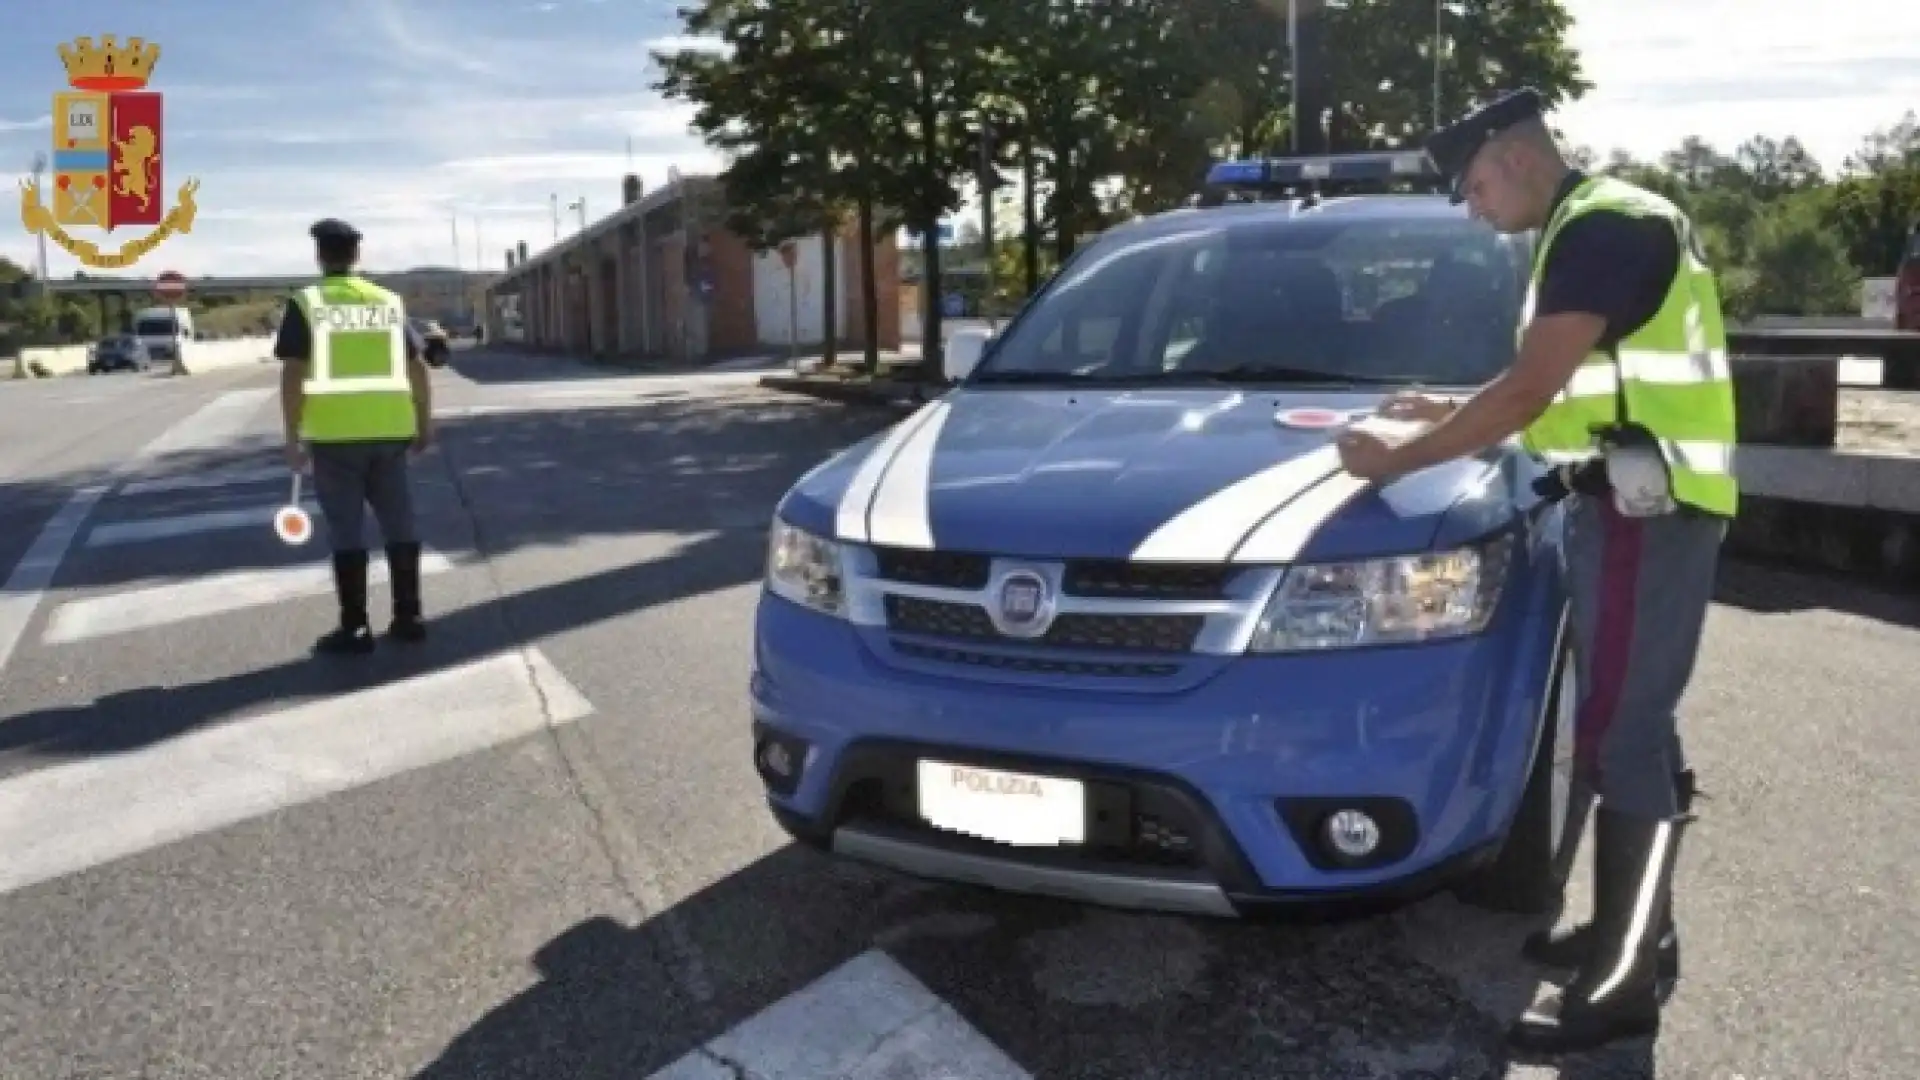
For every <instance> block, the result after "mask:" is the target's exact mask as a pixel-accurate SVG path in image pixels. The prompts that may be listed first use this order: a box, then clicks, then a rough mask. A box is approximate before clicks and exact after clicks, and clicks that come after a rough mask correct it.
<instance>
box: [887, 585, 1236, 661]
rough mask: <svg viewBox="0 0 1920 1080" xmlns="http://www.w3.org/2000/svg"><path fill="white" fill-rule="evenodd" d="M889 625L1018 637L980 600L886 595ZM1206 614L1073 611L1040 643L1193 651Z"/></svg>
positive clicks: (970, 636) (976, 637)
mask: <svg viewBox="0 0 1920 1080" xmlns="http://www.w3.org/2000/svg"><path fill="white" fill-rule="evenodd" d="M886 610H887V629H888V630H891V631H893V632H894V633H901V634H915V635H921V636H925V637H936V638H949V639H956V640H961V641H981V642H988V641H1006V642H1011V641H1016V640H1018V639H1014V638H1007V637H1004V636H1003V635H1001V633H1000V632H999V631H998V630H996V629H994V627H993V623H992V621H991V620H989V619H988V618H987V613H986V610H985V609H984V608H982V607H980V606H979V605H977V604H962V603H954V602H950V601H945V600H925V599H921V598H919V597H913V596H888V597H887V599H886ZM1205 623H1206V617H1205V616H1202V615H1134V614H1126V615H1094V614H1088V613H1085V612H1069V613H1067V614H1064V615H1061V616H1060V617H1058V618H1056V619H1055V620H1054V622H1053V625H1052V626H1050V627H1048V628H1047V633H1046V636H1045V637H1042V638H1040V639H1039V641H1038V644H1042V645H1047V646H1051V647H1053V648H1058V649H1089V650H1093V649H1097V650H1101V651H1105V652H1150V653H1184V652H1190V651H1192V649H1193V643H1194V639H1196V638H1198V637H1199V636H1200V631H1201V629H1202V628H1203V627H1204V626H1205Z"/></svg>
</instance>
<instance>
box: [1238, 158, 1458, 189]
mask: <svg viewBox="0 0 1920 1080" xmlns="http://www.w3.org/2000/svg"><path fill="white" fill-rule="evenodd" d="M1439 175H1440V173H1439V170H1437V169H1435V168H1434V167H1433V161H1432V159H1431V158H1429V157H1427V154H1426V151H1424V150H1383V151H1373V152H1369V153H1362V154H1327V155H1324V156H1317V157H1291V158H1267V159H1265V160H1260V161H1222V162H1218V163H1216V164H1215V165H1214V166H1213V167H1212V168H1211V169H1208V170H1207V183H1208V184H1212V185H1221V186H1226V187H1248V186H1251V187H1260V186H1277V185H1293V184H1311V183H1316V182H1320V181H1330V182H1340V181H1360V180H1394V179H1399V178H1404V177H1426V178H1429V179H1437V178H1438V177H1439Z"/></svg>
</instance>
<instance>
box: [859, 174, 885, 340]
mask: <svg viewBox="0 0 1920 1080" xmlns="http://www.w3.org/2000/svg"><path fill="white" fill-rule="evenodd" d="M873 248H874V236H873V196H871V195H862V196H860V308H861V311H860V318H861V320H862V321H863V322H865V324H866V329H865V331H864V333H862V335H861V338H860V340H861V342H862V343H864V345H865V351H866V366H867V374H869V375H872V374H875V373H877V372H878V371H879V370H880V294H879V290H878V288H877V281H876V279H877V277H878V275H877V274H876V273H875V272H874V267H873Z"/></svg>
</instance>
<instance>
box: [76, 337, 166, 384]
mask: <svg viewBox="0 0 1920 1080" xmlns="http://www.w3.org/2000/svg"><path fill="white" fill-rule="evenodd" d="M152 366H153V353H152V352H150V351H149V350H148V349H147V346H146V343H145V342H143V341H141V340H140V339H139V338H137V337H134V336H133V335H132V334H114V335H113V336H111V337H104V338H101V339H100V340H99V341H96V342H94V343H93V347H92V349H90V350H89V352H88V355H87V374H89V375H100V374H103V373H105V372H109V371H145V370H147V369H148V368H150V367H152Z"/></svg>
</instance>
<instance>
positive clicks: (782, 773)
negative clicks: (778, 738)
mask: <svg viewBox="0 0 1920 1080" xmlns="http://www.w3.org/2000/svg"><path fill="white" fill-rule="evenodd" d="M793 764H794V763H793V754H792V753H791V752H790V751H788V749H787V748H786V746H785V745H783V744H781V743H777V742H774V741H773V740H772V739H768V740H767V741H766V742H764V743H762V744H760V767H761V768H763V769H765V770H767V772H769V773H772V774H773V775H774V776H778V777H780V778H781V779H782V780H784V779H787V778H788V777H790V776H792V775H793Z"/></svg>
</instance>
